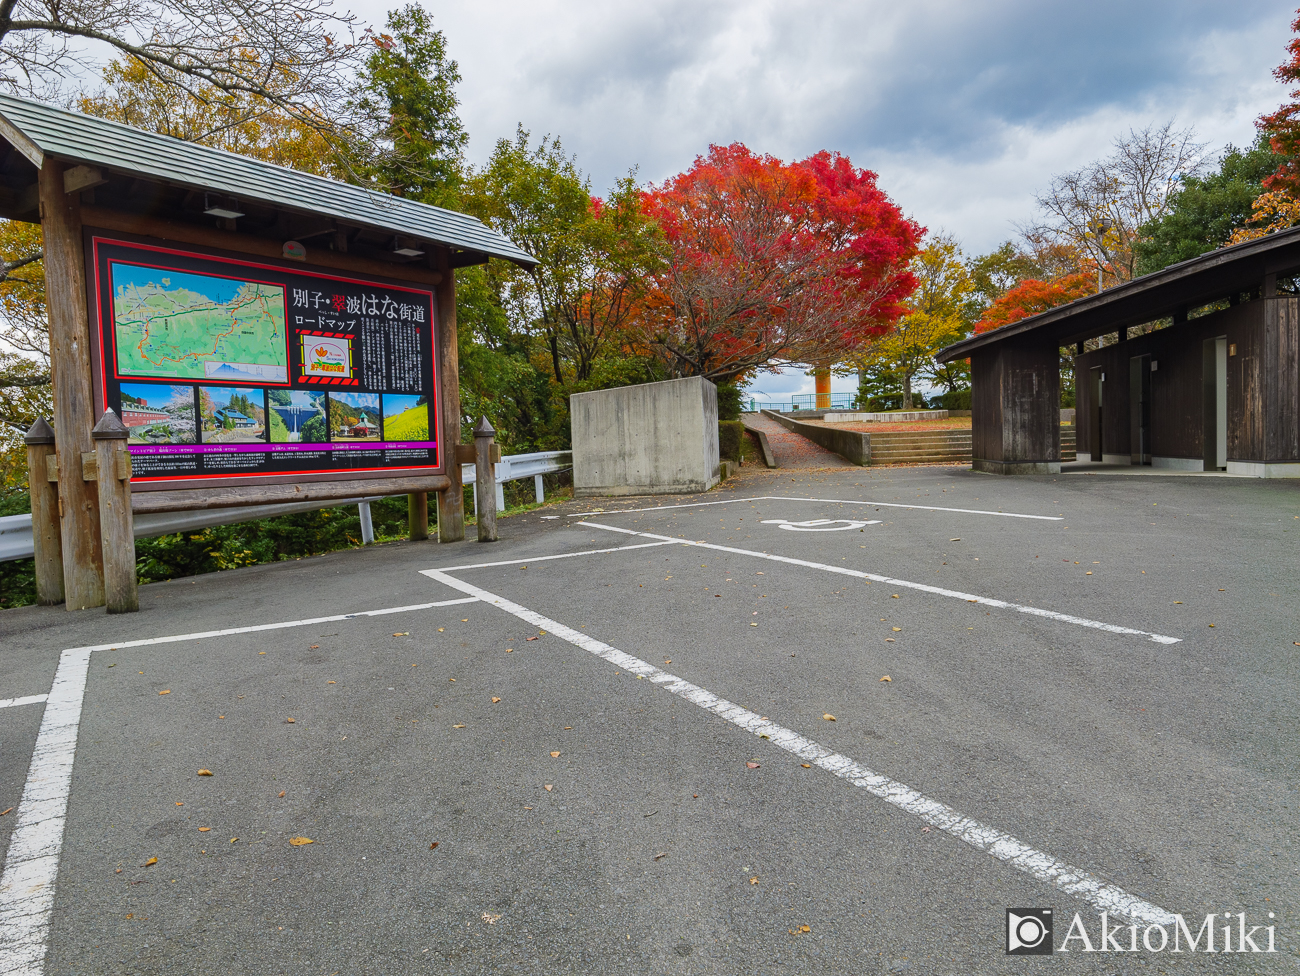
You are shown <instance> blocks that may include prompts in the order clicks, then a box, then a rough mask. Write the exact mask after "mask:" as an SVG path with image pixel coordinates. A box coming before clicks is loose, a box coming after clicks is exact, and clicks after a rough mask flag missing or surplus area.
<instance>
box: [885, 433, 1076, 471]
mask: <svg viewBox="0 0 1300 976" xmlns="http://www.w3.org/2000/svg"><path fill="white" fill-rule="evenodd" d="M870 437H871V460H870V462H869V463H870V464H872V465H877V464H970V463H971V432H970V431H969V430H915V431H912V430H908V431H882V432H880V433H873V434H871V435H870ZM1074 459H1075V431H1074V426H1073V425H1068V426H1063V427H1062V428H1061V460H1062V461H1073V460H1074Z"/></svg>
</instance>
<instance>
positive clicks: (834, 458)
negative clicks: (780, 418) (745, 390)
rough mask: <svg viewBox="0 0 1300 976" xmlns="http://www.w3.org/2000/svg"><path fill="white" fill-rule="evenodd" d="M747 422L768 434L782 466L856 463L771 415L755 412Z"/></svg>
mask: <svg viewBox="0 0 1300 976" xmlns="http://www.w3.org/2000/svg"><path fill="white" fill-rule="evenodd" d="M745 422H746V423H748V424H750V425H751V426H753V427H756V428H758V429H759V430H761V431H762V432H763V433H764V434H766V435H767V443H768V444H769V445H770V446H771V448H772V453H773V454H774V455H775V456H776V463H777V466H778V467H781V468H851V467H854V465H852V464H849V462H848V461H846V460H844V458H842V457H840V456H839V455H838V454H835V453H834V452H832V451H828V450H826V449H825V448H824V447H819V446H818V445H816V444H814V443H813V442H812V441H810V440H808V438H806V437H800V436H799V435H798V434H796V433H794V432H793V431H789V430H786V429H785V428H784V427H782V426H781V425H780V424H778V423H777V422H776V421H775V420H773V419H771V418H770V417H764V416H763V415H762V414H761V413H760V414H753V415H751V416H748V417H746V418H745Z"/></svg>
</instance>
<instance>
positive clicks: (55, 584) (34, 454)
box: [23, 417, 63, 607]
mask: <svg viewBox="0 0 1300 976" xmlns="http://www.w3.org/2000/svg"><path fill="white" fill-rule="evenodd" d="M23 439H24V440H25V441H26V442H27V486H28V487H27V490H28V492H29V493H30V494H31V496H32V548H33V549H35V551H36V552H35V554H36V602H37V603H39V604H42V605H43V606H47V607H52V606H55V605H57V604H60V603H62V602H63V543H62V541H61V540H60V538H59V531H60V530H59V483H58V482H57V481H51V480H50V474H51V473H53V474H54V475H55V476H56V477H57V476H58V467H57V465H58V459H57V458H56V457H55V451H54V429H53V428H52V427H50V425H49V424H47V423H46V422H45V419H44V418H43V417H38V418H37V420H36V423H34V424H32V426H31V429H30V430H28V431H27V436H26V437H25V438H23Z"/></svg>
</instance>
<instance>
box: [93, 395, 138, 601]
mask: <svg viewBox="0 0 1300 976" xmlns="http://www.w3.org/2000/svg"><path fill="white" fill-rule="evenodd" d="M129 436H130V431H128V430H127V429H126V426H125V425H124V424H123V423H122V421H121V420H119V419H118V417H117V414H116V413H114V412H113V410H112V409H111V408H110V409H108V410H105V411H104V416H103V417H101V418H100V420H99V423H97V424H96V425H95V429H94V430H93V431H92V432H91V437H92V438H94V441H95V455H94V456H95V466H96V471H95V475H96V480H97V481H98V482H99V486H98V487H99V526H100V532H101V534H102V536H103V540H104V596H105V602H106V603H107V607H108V612H109V613H134V612H135V611H137V610H139V609H140V594H139V593H138V592H137V589H136V583H135V525H134V521H133V520H132V517H131V454H130V452H129V451H127V449H126V439H127V437H129Z"/></svg>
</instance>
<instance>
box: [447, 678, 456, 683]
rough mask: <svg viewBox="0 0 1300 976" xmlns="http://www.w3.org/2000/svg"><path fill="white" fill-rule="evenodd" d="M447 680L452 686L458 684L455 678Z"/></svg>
mask: <svg viewBox="0 0 1300 976" xmlns="http://www.w3.org/2000/svg"><path fill="white" fill-rule="evenodd" d="M447 680H448V681H450V682H451V683H452V684H455V683H456V679H455V678H448V679H447Z"/></svg>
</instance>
